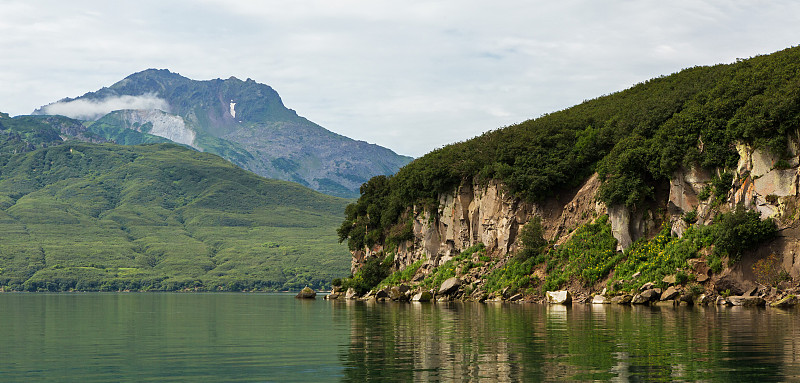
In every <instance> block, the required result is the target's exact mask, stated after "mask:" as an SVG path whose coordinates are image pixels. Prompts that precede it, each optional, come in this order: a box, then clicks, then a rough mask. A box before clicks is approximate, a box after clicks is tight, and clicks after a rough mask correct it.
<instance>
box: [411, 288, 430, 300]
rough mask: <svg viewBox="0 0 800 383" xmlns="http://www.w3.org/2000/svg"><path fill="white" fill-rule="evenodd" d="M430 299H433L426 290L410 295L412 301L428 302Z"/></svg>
mask: <svg viewBox="0 0 800 383" xmlns="http://www.w3.org/2000/svg"><path fill="white" fill-rule="evenodd" d="M431 299H433V295H432V294H431V292H430V291H427V290H423V291H420V292H418V293H416V294H414V296H413V297H411V300H412V301H414V302H430V300H431Z"/></svg>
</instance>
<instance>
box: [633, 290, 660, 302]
mask: <svg viewBox="0 0 800 383" xmlns="http://www.w3.org/2000/svg"><path fill="white" fill-rule="evenodd" d="M657 299H658V294H657V293H656V290H655V289H647V290H645V291H642V292H641V293H639V294H636V295H634V296H633V299H631V304H634V305H642V304H645V303H648V302H650V301H654V300H657Z"/></svg>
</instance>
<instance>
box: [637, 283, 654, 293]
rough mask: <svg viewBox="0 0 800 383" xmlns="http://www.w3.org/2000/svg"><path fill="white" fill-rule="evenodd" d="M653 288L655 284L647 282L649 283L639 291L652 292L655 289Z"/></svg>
mask: <svg viewBox="0 0 800 383" xmlns="http://www.w3.org/2000/svg"><path fill="white" fill-rule="evenodd" d="M653 286H654V285H653V282H647V283H645V284H643V285H642V287H640V288H639V291H645V290H650V289H652V288H653Z"/></svg>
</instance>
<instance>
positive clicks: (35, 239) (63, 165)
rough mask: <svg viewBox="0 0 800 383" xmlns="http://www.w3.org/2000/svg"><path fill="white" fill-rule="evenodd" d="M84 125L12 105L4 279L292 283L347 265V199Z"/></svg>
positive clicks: (3, 213) (2, 143) (312, 280)
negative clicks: (24, 112) (343, 232)
mask: <svg viewBox="0 0 800 383" xmlns="http://www.w3.org/2000/svg"><path fill="white" fill-rule="evenodd" d="M70 132H71V134H70ZM136 134H142V133H136ZM62 136H63V137H64V138H62ZM134 138H135V139H137V140H143V139H142V137H138V138H136V137H134ZM65 139H66V140H65ZM86 139H97V140H99V139H98V138H97V137H94V136H91V134H90V133H88V131H87V130H86V127H85V126H84V125H83V124H82V123H81V122H80V121H77V120H72V119H69V118H66V117H60V116H19V117H15V118H9V116H8V115H6V114H0V290H29V291H37V290H39V291H40V290H49V291H65V290H112V291H117V290H183V289H200V290H234V291H240V290H285V289H300V288H302V287H304V286H306V285H309V286H314V287H316V288H320V287H322V286H323V285H326V284H327V283H328V282H329V281H330V280H331V279H332V278H333V277H335V276H337V275H341V274H343V273H346V272H347V271H348V265H349V261H348V259H349V254H348V253H347V250H346V248H345V247H344V246H342V245H338V244H337V243H336V236H335V234H334V231H335V228H336V226H337V224H338V221H339V220H340V217H341V212H342V210H343V209H344V206H345V204H346V203H347V200H345V199H342V198H337V197H332V196H328V195H325V194H322V193H319V192H316V191H313V190H310V189H308V188H305V187H303V186H301V185H298V184H296V183H292V182H286V181H279V180H272V179H265V178H262V177H260V176H257V175H255V174H253V173H251V172H248V171H245V170H243V169H240V168H238V167H236V166H234V165H232V164H231V163H229V162H228V161H225V160H223V159H222V158H220V157H218V156H216V155H213V154H209V153H201V152H198V151H196V150H193V149H190V148H188V147H186V146H181V145H176V144H172V143H168V144H163V143H161V144H143V145H136V146H122V145H116V144H111V143H88V142H82V141H81V140H86Z"/></svg>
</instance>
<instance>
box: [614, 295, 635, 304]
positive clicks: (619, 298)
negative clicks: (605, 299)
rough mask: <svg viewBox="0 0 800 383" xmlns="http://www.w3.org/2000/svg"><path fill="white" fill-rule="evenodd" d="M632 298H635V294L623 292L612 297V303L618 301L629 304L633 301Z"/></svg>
mask: <svg viewBox="0 0 800 383" xmlns="http://www.w3.org/2000/svg"><path fill="white" fill-rule="evenodd" d="M631 300H633V295H630V294H623V295H617V296H615V297H613V298H611V303H616V304H618V305H628V304H630V303H631Z"/></svg>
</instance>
